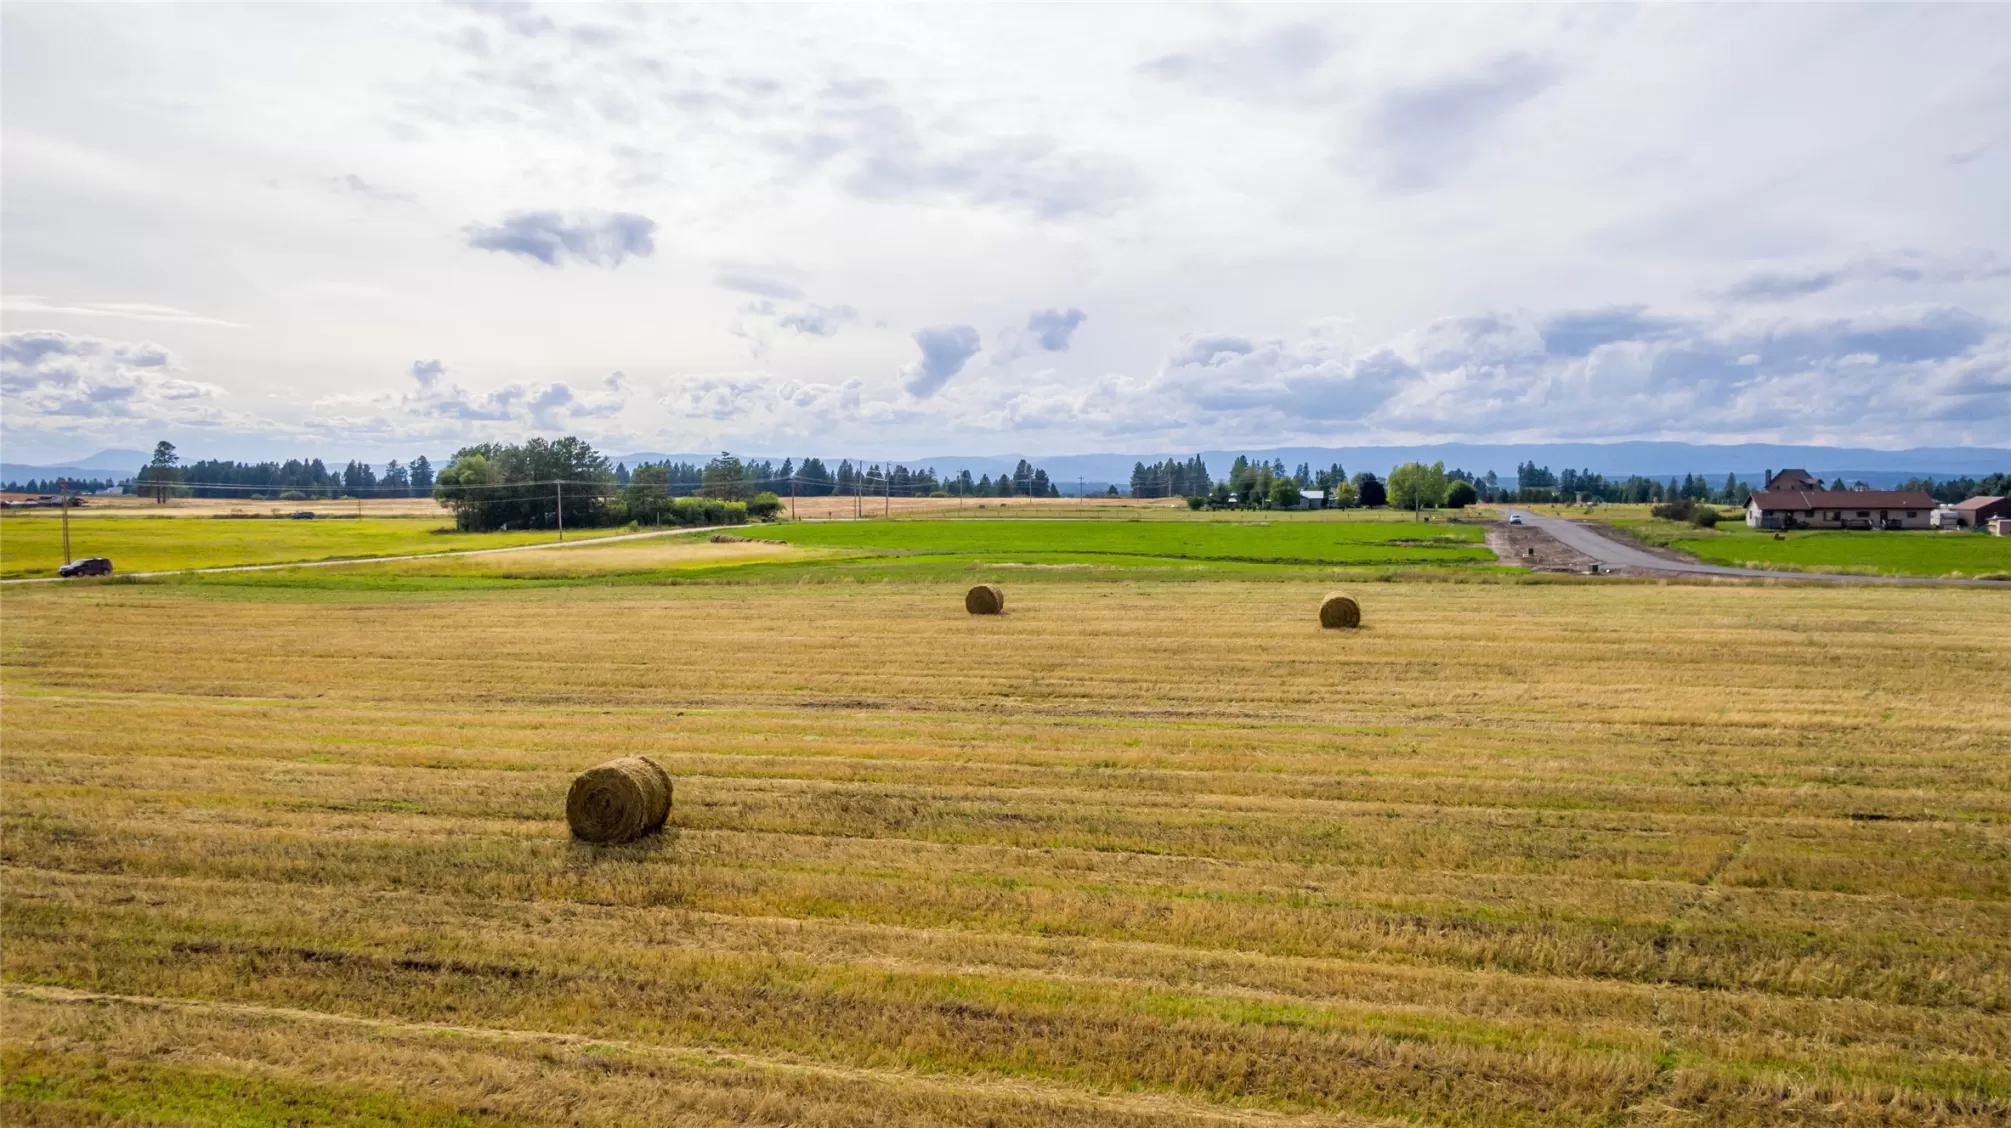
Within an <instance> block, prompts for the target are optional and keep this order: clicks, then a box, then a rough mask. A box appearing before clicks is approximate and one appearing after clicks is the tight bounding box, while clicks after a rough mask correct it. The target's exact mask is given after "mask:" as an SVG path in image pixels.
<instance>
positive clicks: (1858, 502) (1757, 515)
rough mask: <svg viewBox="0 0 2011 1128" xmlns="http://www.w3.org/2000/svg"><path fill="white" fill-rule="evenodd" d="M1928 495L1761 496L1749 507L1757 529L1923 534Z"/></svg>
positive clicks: (1839, 492) (1811, 493)
mask: <svg viewBox="0 0 2011 1128" xmlns="http://www.w3.org/2000/svg"><path fill="white" fill-rule="evenodd" d="M1933 512H1934V498H1933V497H1932V496H1931V495H1929V494H1928V493H1927V491H1925V490H1761V491H1760V492H1759V493H1756V494H1754V495H1753V496H1752V500H1750V501H1748V502H1746V524H1747V525H1749V526H1751V527H1752V528H1755V529H1925V528H1927V527H1928V524H1927V522H1928V515H1929V514H1931V513H1933Z"/></svg>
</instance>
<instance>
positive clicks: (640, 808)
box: [566, 756, 670, 843]
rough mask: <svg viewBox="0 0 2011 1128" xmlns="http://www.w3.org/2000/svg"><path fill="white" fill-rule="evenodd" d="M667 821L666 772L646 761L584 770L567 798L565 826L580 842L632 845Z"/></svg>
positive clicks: (631, 760) (621, 761)
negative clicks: (569, 826)
mask: <svg viewBox="0 0 2011 1128" xmlns="http://www.w3.org/2000/svg"><path fill="white" fill-rule="evenodd" d="M669 817H670V773H669V772H666V771H664V770H663V769H662V768H661V767H658V766H657V763H656V761H655V760H652V759H650V758H648V757H647V756H625V757H623V758H622V759H619V760H609V761H608V762H607V763H605V764H602V765H600V766H599V767H593V768H588V769H587V770H586V771H583V772H581V773H580V774H579V778H578V779H575V780H573V789H572V790H571V791H569V792H567V793H566V822H567V823H568V824H570V825H571V826H572V828H573V837H574V838H577V839H579V840H580V841H582V842H596V843H615V842H632V841H634V840H635V839H638V838H641V837H642V836H643V835H645V834H654V833H656V832H657V831H658V830H660V829H662V828H663V822H664V820H665V819H667V818H669Z"/></svg>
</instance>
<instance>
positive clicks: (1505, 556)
mask: <svg viewBox="0 0 2011 1128" xmlns="http://www.w3.org/2000/svg"><path fill="white" fill-rule="evenodd" d="M1487 547H1489V548H1491V549H1493V550H1494V554H1495V555H1496V556H1499V557H1500V558H1501V562H1502V563H1503V564H1514V565H1517V566H1519V567H1523V568H1527V569H1529V570H1530V571H1532V572H1575V573H1577V574H1579V575H1589V574H1591V573H1592V572H1593V571H1594V570H1595V569H1596V570H1598V571H1600V572H1606V571H1609V570H1610V571H1612V572H1614V573H1615V574H1618V572H1619V571H1620V570H1619V569H1606V568H1604V567H1603V566H1602V565H1600V563H1599V562H1598V561H1597V560H1594V559H1592V558H1591V557H1590V556H1587V555H1585V554H1584V553H1582V552H1580V551H1578V550H1577V549H1575V548H1572V547H1570V546H1569V545H1566V544H1565V543H1564V542H1562V541H1560V540H1558V539H1557V538H1556V537H1553V536H1551V535H1550V534H1549V533H1546V532H1544V531H1543V530H1542V529H1539V528H1537V527H1536V526H1534V525H1510V524H1508V523H1507V522H1497V523H1495V524H1492V525H1489V526H1488V529H1487Z"/></svg>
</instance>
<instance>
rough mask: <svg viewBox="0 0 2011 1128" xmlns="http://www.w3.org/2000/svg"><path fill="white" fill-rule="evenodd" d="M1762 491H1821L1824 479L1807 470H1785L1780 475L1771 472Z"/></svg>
mask: <svg viewBox="0 0 2011 1128" xmlns="http://www.w3.org/2000/svg"><path fill="white" fill-rule="evenodd" d="M1760 488H1761V489H1762V490H1820V489H1822V479H1821V478H1818V477H1816V476H1815V475H1813V474H1810V473H1809V472H1808V471H1806V470H1783V471H1781V472H1780V473H1778V474H1775V473H1772V472H1769V473H1768V475H1767V484H1766V485H1764V486H1761V487H1760Z"/></svg>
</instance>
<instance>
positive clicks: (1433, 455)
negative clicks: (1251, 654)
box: [0, 442, 2011, 493]
mask: <svg viewBox="0 0 2011 1128" xmlns="http://www.w3.org/2000/svg"><path fill="white" fill-rule="evenodd" d="M1196 453H1199V454H1200V455H1201V457H1202V459H1203V460H1204V461H1206V462H1207V463H1208V470H1209V472H1210V473H1212V474H1214V475H1215V476H1217V477H1221V476H1223V475H1225V474H1227V472H1228V470H1229V467H1230V465H1231V464H1232V463H1234V462H1235V460H1236V457H1237V456H1238V455H1243V456H1246V457H1248V458H1250V459H1252V460H1255V459H1260V458H1261V459H1263V460H1264V461H1266V462H1269V461H1273V460H1283V462H1284V463H1285V466H1286V468H1287V469H1296V468H1297V467H1298V465H1299V463H1301V462H1305V463H1310V464H1311V465H1312V466H1313V468H1314V469H1324V468H1325V467H1327V466H1330V465H1332V464H1334V463H1336V462H1338V463H1340V464H1341V466H1342V467H1343V468H1344V469H1346V470H1347V472H1348V473H1350V474H1356V473H1360V472H1361V471H1363V470H1367V471H1370V472H1371V473H1374V474H1376V475H1379V476H1380V475H1384V474H1387V473H1389V471H1390V468H1391V467H1394V466H1400V465H1402V464H1403V463H1406V462H1444V463H1445V464H1446V468H1447V469H1460V470H1467V471H1470V472H1472V473H1474V474H1477V475H1479V474H1486V473H1487V472H1488V471H1490V470H1492V471H1494V472H1495V473H1496V474H1498V475H1500V476H1501V477H1503V478H1511V479H1512V478H1514V477H1515V468H1516V467H1517V466H1518V465H1520V464H1522V463H1524V462H1534V463H1536V464H1537V465H1539V466H1548V467H1549V468H1550V469H1552V470H1563V469H1565V468H1566V467H1570V468H1571V469H1574V470H1590V471H1592V472H1594V473H1597V474H1603V475H1605V476H1606V477H1609V478H1613V477H1620V478H1625V477H1627V476H1629V475H1631V474H1641V475H1645V476H1647V477H1651V478H1667V477H1670V476H1672V475H1673V476H1676V477H1681V476H1683V475H1685V474H1701V475H1704V476H1706V477H1709V478H1714V479H1719V480H1722V479H1723V478H1724V476H1725V475H1726V474H1737V475H1738V476H1739V477H1740V478H1742V479H1745V480H1747V481H1751V482H1755V483H1757V482H1759V481H1760V480H1761V478H1762V476H1763V475H1764V474H1765V473H1766V472H1767V471H1768V470H1782V469H1786V468H1789V467H1795V468H1798V469H1802V470H1807V471H1808V472H1809V473H1811V474H1814V475H1816V476H1818V477H1821V478H1823V479H1825V480H1827V479H1830V478H1843V479H1845V480H1847V481H1852V482H1857V481H1863V482H1868V483H1870V484H1871V485H1874V486H1890V485H1895V484H1897V483H1899V482H1902V481H1905V480H1906V479H1908V478H1919V477H1927V478H1956V477H1964V476H1967V477H1978V478H1980V477H1982V476H1983V475H1985V474H1990V473H1995V472H1998V471H2004V470H2011V447H1915V448H1913V449H1911V450H1866V449H1860V448H1852V447H1823V446H1793V445H1787V444H1771V443H1739V444H1726V445H1707V444H1699V443H1650V442H1627V443H1425V444H1419V445H1416V446H1360V447H1260V448H1249V449H1242V450H1203V451H1199V452H1196V451H1191V450H1190V451H1165V452H1161V453H1158V454H1058V455H1018V454H996V455H947V454H945V455H933V456H929V457H924V458H892V459H889V458H886V457H884V456H882V455H876V454H873V453H871V452H867V453H866V455H865V459H864V460H865V461H866V462H867V463H869V464H870V463H876V462H877V463H886V462H894V463H899V464H901V465H904V466H909V467H915V468H921V467H934V468H935V470H936V471H937V473H939V474H940V473H952V474H953V473H955V472H957V471H959V470H969V471H970V472H971V473H972V474H973V475H986V474H988V475H993V476H996V475H998V474H999V473H1001V472H1004V473H1008V474H1009V473H1011V472H1012V469H1013V467H1014V466H1015V465H1016V464H1017V463H1018V462H1019V460H1020V459H1021V458H1025V459H1026V460H1027V461H1028V462H1031V463H1033V464H1034V465H1036V466H1039V467H1041V468H1042V469H1044V470H1046V471H1047V472H1048V475H1049V476H1050V477H1051V478H1053V479H1054V481H1055V483H1056V484H1057V485H1059V486H1060V487H1061V489H1062V491H1063V492H1064V493H1074V492H1076V491H1077V490H1082V491H1085V492H1088V491H1093V492H1096V493H1101V492H1103V490H1104V488H1105V487H1107V486H1109V485H1112V484H1115V485H1117V486H1119V487H1123V486H1125V485H1128V484H1129V483H1130V481H1131V468H1132V466H1133V465H1134V464H1135V463H1139V462H1144V463H1148V464H1149V463H1154V462H1163V461H1165V460H1166V459H1168V458H1176V459H1181V460H1183V461H1184V460H1186V459H1188V458H1191V457H1193V456H1194V455H1195V454H1196ZM803 454H804V452H802V451H786V452H783V453H781V454H773V455H769V454H756V455H752V456H743V457H754V458H773V459H774V460H775V461H777V462H780V461H781V460H782V459H783V458H784V457H790V458H799V459H800V458H802V457H803ZM151 457H153V456H152V453H151V452H149V451H142V450H101V451H99V452H98V453H96V454H93V455H91V456H90V457H88V458H79V459H76V460H74V461H70V462H61V463H53V464H48V465H28V464H24V463H12V462H9V463H0V481H8V482H25V481H28V480H30V479H48V478H57V477H76V478H109V479H112V480H114V481H118V480H122V479H125V478H128V477H131V476H132V475H133V474H134V473H135V472H137V471H138V470H139V468H140V467H141V466H144V465H146V463H147V460H148V459H149V458H151ZM184 457H210V455H208V454H207V453H204V454H201V455H196V454H194V453H193V452H190V453H187V454H185V455H184ZM711 457H713V453H712V452H707V453H683V454H677V453H664V452H662V451H635V452H631V453H628V454H617V455H611V456H610V457H609V461H611V462H618V463H623V464H626V465H627V466H629V467H635V466H638V465H640V464H642V463H644V462H663V461H666V460H667V461H673V462H699V463H702V462H704V461H705V460H707V459H708V458H711ZM817 457H819V458H822V459H824V461H825V462H827V463H829V464H831V465H832V466H833V467H834V468H835V467H836V465H837V463H838V461H839V459H840V458H844V457H852V456H851V455H849V454H839V455H833V454H825V453H818V454H817ZM323 460H324V461H326V462H328V463H329V464H330V465H334V466H340V465H342V464H343V463H345V462H347V461H348V458H346V457H339V458H327V457H326V456H324V458H323ZM442 461H444V460H442ZM853 461H855V462H856V461H859V459H858V458H856V457H855V458H853ZM379 468H380V469H381V467H379Z"/></svg>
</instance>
